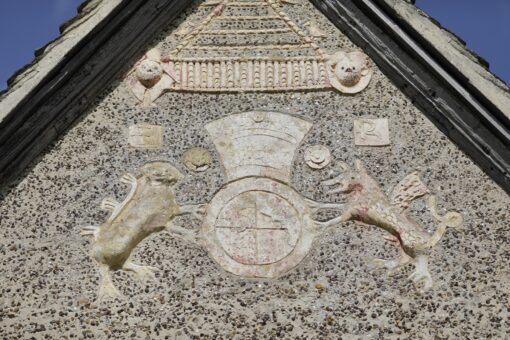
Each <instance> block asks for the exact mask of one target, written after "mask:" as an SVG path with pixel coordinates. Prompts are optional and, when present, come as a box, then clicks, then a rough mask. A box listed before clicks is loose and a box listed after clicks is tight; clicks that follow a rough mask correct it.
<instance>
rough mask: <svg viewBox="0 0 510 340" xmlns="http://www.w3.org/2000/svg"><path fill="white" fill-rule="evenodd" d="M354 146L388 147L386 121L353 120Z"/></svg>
mask: <svg viewBox="0 0 510 340" xmlns="http://www.w3.org/2000/svg"><path fill="white" fill-rule="evenodd" d="M354 144H356V145H359V146H386V145H390V130H389V126H388V119H386V118H383V119H365V118H363V119H355V120H354Z"/></svg>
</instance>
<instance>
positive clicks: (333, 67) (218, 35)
mask: <svg viewBox="0 0 510 340" xmlns="http://www.w3.org/2000/svg"><path fill="white" fill-rule="evenodd" d="M292 4H293V3H292V1H276V0H261V1H251V2H249V1H243V2H239V1H234V0H222V1H207V2H205V3H204V4H202V5H201V6H203V7H204V8H209V7H210V13H209V15H208V16H207V17H205V18H204V19H203V20H202V22H200V23H197V24H195V23H184V24H183V27H182V28H181V29H180V30H179V31H178V32H177V35H178V36H179V44H178V45H177V46H176V47H175V48H174V49H173V50H171V51H168V52H165V53H163V56H161V54H159V53H156V52H155V51H153V52H151V53H150V55H149V54H148V55H147V56H146V57H144V59H143V60H142V61H141V62H139V64H137V66H136V72H135V74H136V76H135V77H134V78H133V79H132V80H131V84H132V85H131V87H132V88H133V92H134V93H135V95H136V96H137V98H139V99H140V100H142V101H143V102H144V103H145V104H148V103H149V104H150V103H152V102H153V101H154V100H155V99H156V98H157V97H158V96H160V95H161V94H162V93H163V92H164V91H192V92H250V91H251V92H276V91H297V90H319V89H324V90H325V89H331V88H335V89H337V90H339V91H340V92H343V93H357V92H359V91H361V90H363V88H365V87H366V86H367V84H368V82H369V81H370V77H371V70H370V68H369V64H368V59H367V58H368V57H366V55H364V54H363V53H361V52H350V53H346V52H338V53H335V54H333V56H329V55H328V53H326V52H325V51H324V50H323V49H322V48H321V47H320V46H319V45H318V44H317V41H318V40H321V39H322V38H324V37H325V34H324V33H323V32H322V31H321V30H320V29H319V28H318V27H317V25H316V24H314V23H313V22H311V21H309V22H308V23H307V24H306V25H304V26H305V27H303V28H301V27H300V26H299V25H298V24H296V23H295V22H294V21H293V20H292V19H291V18H290V17H289V16H288V15H287V14H286V13H285V11H284V8H285V6H286V5H292ZM240 9H243V10H244V9H248V10H251V11H253V13H258V14H257V15H253V16H250V15H245V14H244V15H239V14H236V13H237V11H239V10H240ZM250 13H251V12H250ZM260 13H266V14H265V15H260ZM247 21H249V22H250V23H256V22H263V23H264V25H259V26H260V27H263V28H244V29H238V28H235V27H236V24H238V23H243V22H247ZM225 23H229V24H232V25H224V24H225ZM220 24H221V25H220ZM217 25H220V26H219V27H222V28H218V26H217ZM223 25H224V26H223ZM261 37H265V38H264V39H261ZM275 37H278V39H276V40H275ZM197 52H198V53H197ZM154 84H156V85H154Z"/></svg>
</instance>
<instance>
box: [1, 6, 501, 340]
mask: <svg viewBox="0 0 510 340" xmlns="http://www.w3.org/2000/svg"><path fill="white" fill-rule="evenodd" d="M295 1H296V2H299V4H298V5H292V6H290V5H289V6H287V7H286V8H285V10H286V11H287V13H288V15H289V16H290V17H291V18H292V19H293V20H294V21H295V22H297V23H298V24H300V25H301V24H304V23H305V22H307V21H309V20H313V21H315V22H316V23H317V24H318V25H320V27H321V29H323V30H324V32H325V33H326V37H325V38H324V40H323V41H321V44H322V43H323V44H324V46H325V49H327V51H328V52H329V53H333V52H334V51H336V50H338V49H341V50H345V51H352V50H356V49H358V47H357V46H354V45H353V44H352V43H351V42H350V41H349V40H348V39H347V38H346V37H345V36H344V35H342V34H341V33H340V32H338V31H337V30H336V28H335V27H334V26H333V25H332V24H330V23H329V22H328V21H327V19H326V18H324V17H323V16H322V15H320V14H318V13H317V11H315V10H314V8H313V6H312V5H311V4H310V3H308V2H306V1H301V0H299V1H298V0H295ZM197 4H198V3H197ZM208 13H209V12H208V11H205V10H202V9H200V8H198V7H197V6H195V7H192V8H190V9H188V10H187V11H186V16H187V21H186V23H189V22H192V23H200V22H201V21H202V20H203V19H204V17H205V16H206V15H207V14H208ZM245 13H246V14H250V13H251V12H249V10H245ZM182 22H183V23H184V21H182ZM178 24H179V22H176V23H175V25H169V27H168V29H167V30H166V31H164V32H162V33H161V35H160V36H158V37H155V41H154V44H153V46H156V47H159V48H160V49H161V50H169V49H172V48H174V47H175V46H177V44H178V43H179V39H180V38H179V37H176V36H175V35H174V34H173V32H174V31H175V30H176V29H177V28H178V26H177V25H178ZM227 24H228V23H218V24H217V25H227ZM242 25H244V26H242V27H244V28H246V29H248V28H250V25H258V23H247V22H243V23H242ZM262 25H263V24H262ZM221 27H222V26H218V29H219V28H221ZM231 38H232V39H235V37H231ZM147 48H149V47H147ZM191 53H195V55H194V56H196V57H200V56H201V55H202V53H203V52H202V51H194V52H191ZM135 62H136V60H133V61H132V65H126V73H127V72H128V69H129V70H131V69H132V68H133V67H134V65H135ZM373 71H374V73H373V77H372V81H371V83H370V85H369V86H368V87H367V88H366V89H365V90H364V91H362V92H360V93H358V94H356V95H355V96H344V95H341V94H339V93H338V91H334V90H328V91H316V92H307V93H299V92H293V93H235V94H234V93H232V94H226V95H221V96H220V95H217V94H205V93H195V94H191V93H176V92H169V93H165V94H163V95H162V96H161V97H160V98H159V99H158V101H157V104H158V106H157V107H147V108H144V107H142V108H140V107H139V106H137V105H138V104H139V102H138V100H137V99H136V98H134V97H133V95H132V94H131V92H130V89H129V87H128V86H127V84H126V83H125V82H119V83H115V84H112V85H111V86H110V87H109V89H108V90H107V91H105V93H104V94H103V95H102V96H100V98H97V99H96V100H95V102H94V103H93V104H92V105H91V109H90V111H89V112H88V113H86V114H85V115H84V118H83V120H82V121H80V122H77V123H76V125H75V126H74V127H73V128H71V129H70V130H69V131H68V132H67V133H66V134H65V136H63V137H62V139H61V140H59V141H58V142H57V143H55V144H54V145H53V146H52V147H51V148H49V149H48V152H47V153H46V154H44V155H42V156H41V158H40V159H39V160H38V163H37V164H33V166H32V167H31V170H29V171H26V172H25V173H23V174H20V180H19V182H18V184H17V185H16V186H13V187H12V188H11V190H10V191H9V192H3V193H2V194H1V201H0V216H1V219H0V266H1V268H2V275H0V306H1V309H0V310H1V311H0V315H1V318H2V319H1V321H0V324H1V326H0V328H1V330H0V333H1V334H2V336H3V337H4V338H8V339H10V338H12V339H20V338H27V337H34V338H55V337H57V338H66V337H67V338H74V339H81V338H90V339H104V338H139V339H145V338H156V339H157V338H165V337H168V338H170V339H179V340H180V339H194V338H207V337H209V338H212V339H214V338H230V339H246V338H256V339H271V338H282V339H316V338H317V339H321V338H324V339H337V338H339V337H344V338H346V339H349V338H353V339H359V338H362V339H368V338H374V339H392V338H395V339H398V338H401V339H406V338H415V339H434V338H437V339H448V338H453V339H455V338H466V339H478V338H487V339H505V337H506V336H507V334H508V333H509V331H510V324H508V322H507V320H508V315H509V314H508V313H509V312H508V303H509V302H510V301H509V297H510V285H509V282H510V272H509V271H508V244H510V240H509V230H508V223H507V221H508V220H510V208H509V207H510V199H509V197H508V196H507V195H506V194H505V193H504V192H503V191H502V190H501V189H500V188H498V187H497V185H496V184H494V183H493V182H492V181H491V180H490V179H489V178H488V177H487V176H486V175H485V174H484V173H483V172H482V171H481V170H480V169H479V168H478V167H477V166H476V165H474V164H473V162H472V161H471V160H470V159H469V158H468V157H466V156H465V155H464V154H463V153H462V152H461V151H459V150H458V149H457V148H456V147H455V146H454V145H453V144H452V143H451V142H450V141H449V140H448V139H447V137H445V136H444V135H442V134H441V133H440V132H439V131H438V130H437V129H436V128H435V126H434V125H433V124H432V123H431V122H429V121H428V120H427V119H426V118H425V116H424V115H423V113H421V112H420V111H419V110H418V109H417V108H416V107H415V106H414V105H413V104H412V102H411V101H410V100H409V99H407V98H406V97H405V96H404V95H402V93H401V92H400V91H399V90H398V89H397V88H396V87H395V86H394V85H393V84H392V83H391V82H390V81H388V80H387V79H386V78H385V76H384V75H383V74H382V72H381V71H380V70H379V69H378V68H377V67H375V66H374V69H373ZM257 109H265V110H269V111H280V112H290V113H294V114H295V115H296V116H298V117H300V118H302V119H305V120H307V121H309V122H313V127H312V128H311V129H310V130H309V132H308V134H307V135H306V136H305V138H304V139H303V142H302V143H301V145H300V146H298V148H297V151H296V155H295V157H294V160H293V166H292V170H291V176H290V179H291V180H290V182H291V184H292V187H293V188H294V189H295V191H297V192H299V193H300V195H301V196H304V197H308V198H312V199H314V200H318V201H322V202H328V201H333V200H339V199H340V197H337V196H334V195H328V194H327V193H326V191H325V190H324V187H323V186H322V185H321V184H320V183H321V182H322V181H324V180H326V179H328V178H331V177H333V175H334V174H335V173H336V171H337V169H339V163H338V162H339V161H340V160H342V161H344V162H346V163H347V164H352V163H353V162H354V159H356V158H359V159H361V160H363V162H364V163H365V164H366V167H367V171H368V172H369V173H370V175H371V176H373V177H374V178H375V179H376V180H377V181H378V182H379V183H380V184H381V186H382V190H383V191H385V192H388V191H389V190H390V189H391V188H392V187H394V186H395V185H396V184H397V182H398V181H399V179H401V178H404V177H405V176H406V175H407V174H409V173H412V172H414V171H418V172H419V174H420V176H421V178H422V180H423V182H424V183H426V184H427V185H428V187H429V188H430V190H431V191H432V192H434V193H436V194H437V202H438V205H439V206H438V210H439V213H440V214H441V215H443V214H444V213H445V212H446V211H449V210H452V209H460V212H461V213H462V214H463V216H464V220H465V222H464V224H463V225H462V227H461V228H459V229H458V230H451V231H448V232H446V233H445V234H444V236H443V238H442V240H441V242H439V243H438V244H437V246H436V247H435V248H434V250H433V252H432V253H431V254H430V258H429V263H430V271H431V275H432V276H433V278H434V280H435V286H434V287H433V288H432V289H430V290H428V291H427V292H425V293H423V294H419V293H418V292H417V291H416V289H414V287H413V285H412V282H410V281H408V280H407V277H408V276H409V275H410V274H411V271H412V269H413V268H412V266H409V267H406V268H403V269H402V271H401V272H398V273H395V275H393V276H389V277H386V276H385V275H381V272H379V271H372V270H371V269H370V261H371V260H372V259H373V258H381V257H387V258H391V257H396V256H398V251H397V250H396V249H395V248H394V247H393V246H392V245H391V244H390V243H388V242H385V241H384V240H383V239H382V237H383V236H385V235H386V232H384V231H382V230H380V229H379V228H376V227H371V226H366V225H357V224H354V223H348V224H347V225H346V226H345V227H343V228H330V229H329V230H327V231H326V232H325V233H324V234H323V235H322V237H317V238H316V239H315V245H314V246H313V247H312V249H311V250H310V252H309V253H308V256H306V257H305V258H304V260H303V261H302V262H301V264H300V265H299V266H297V267H295V268H294V269H293V270H291V271H289V272H288V273H287V274H285V275H284V276H282V277H280V278H277V279H246V278H242V277H240V276H236V275H229V274H228V273H226V272H225V271H223V270H221V269H220V268H219V266H218V265H217V263H215V261H214V259H212V258H211V257H210V256H209V255H208V253H207V251H205V250H204V249H203V248H201V247H197V246H196V245H195V244H194V243H192V242H183V241H182V240H180V239H176V238H174V237H172V235H169V234H166V233H160V234H154V235H153V236H152V237H148V238H146V239H145V240H144V241H143V242H142V243H140V244H139V245H138V246H137V247H136V248H135V250H134V251H133V253H132V259H133V261H134V262H135V263H143V264H144V265H149V266H153V267H158V268H160V269H161V270H160V271H159V272H157V273H156V278H157V282H156V283H151V284H140V283H138V282H137V281H136V280H133V279H132V278H131V277H130V275H129V274H128V273H125V272H124V271H115V272H113V274H112V280H113V282H114V284H115V286H116V287H117V289H118V290H119V291H120V292H121V293H122V294H124V296H126V297H128V298H126V299H124V300H108V301H105V302H97V301H96V294H97V288H98V285H99V279H100V276H99V273H98V272H97V267H96V264H95V263H94V262H93V261H92V259H91V258H90V257H89V256H88V251H89V248H90V244H89V241H88V240H87V239H85V238H83V237H81V236H80V235H79V231H80V227H81V226H85V225H88V224H90V223H93V224H100V223H103V222H104V221H105V220H106V219H107V217H108V215H107V214H106V213H105V212H102V211H100V210H99V209H97V206H98V205H99V204H100V203H101V201H102V200H103V198H104V197H110V196H112V197H115V198H116V199H117V200H119V201H120V200H122V199H123V198H124V197H125V194H126V190H127V188H126V186H125V185H124V184H122V183H119V182H118V180H117V178H119V177H120V176H122V174H124V173H125V172H126V171H129V172H133V173H136V171H137V169H139V168H140V167H141V166H143V165H144V164H146V163H147V162H150V161H153V160H167V161H168V162H170V163H171V164H173V165H174V166H175V167H177V168H178V170H179V171H180V172H181V173H185V174H187V175H186V177H185V178H184V179H183V180H182V181H181V182H179V183H178V185H177V186H176V190H175V194H176V200H177V202H178V204H179V205H188V204H200V203H204V202H210V201H211V200H212V198H213V197H214V196H215V195H216V194H217V193H218V192H219V191H220V190H221V188H222V187H223V186H224V185H225V183H227V182H228V181H227V178H226V175H225V173H224V172H223V170H222V168H221V163H220V159H219V155H218V153H217V152H216V150H215V147H214V143H213V141H212V139H211V137H210V135H209V134H208V133H207V131H206V130H205V129H204V125H207V124H208V123H210V122H213V121H215V120H217V119H220V118H223V117H226V116H228V115H230V113H234V112H244V111H253V110H257ZM365 117H372V118H383V117H386V118H388V119H389V120H390V121H391V129H392V143H391V145H389V146H388V147H385V148H370V147H355V146H354V145H353V143H352V140H353V136H352V134H353V120H354V119H357V118H365ZM142 121H146V122H151V124H155V125H160V126H163V127H164V145H163V148H161V149H156V150H152V149H148V150H145V149H130V148H129V147H128V145H127V143H126V127H128V126H130V125H133V124H137V123H139V122H142ZM316 144H321V145H325V146H327V147H328V148H329V149H330V150H331V153H332V163H331V165H330V166H328V167H326V168H324V169H323V170H321V171H316V170H313V169H310V168H309V167H308V165H307V164H306V162H305V161H304V152H305V149H306V147H307V146H309V145H316ZM194 146H197V147H203V148H205V149H207V150H209V152H210V153H211V155H212V158H213V162H212V164H211V167H210V168H209V170H208V171H207V172H204V173H201V174H196V175H195V174H194V173H192V172H189V171H186V168H185V167H184V165H183V164H182V162H181V157H182V155H183V154H184V152H185V151H186V150H188V149H189V148H190V147H194ZM426 209H427V208H426V204H425V202H423V200H417V201H416V202H415V204H414V205H413V206H412V207H411V208H410V209H409V214H410V216H416V218H417V219H418V220H419V221H418V222H419V223H420V224H422V225H423V226H424V227H425V228H427V229H429V228H433V226H434V225H435V223H434V220H433V218H431V217H430V216H429V214H426V213H424V212H426ZM336 215H337V212H335V211H333V212H328V211H326V212H320V213H319V214H318V218H320V219H321V220H323V219H326V218H329V217H333V216H336ZM175 223H176V224H178V225H181V226H183V227H186V228H187V229H189V230H195V229H196V228H198V227H200V225H199V223H198V221H196V220H195V219H190V218H189V217H188V216H185V217H178V218H177V219H176V221H175ZM126 325H136V327H128V326H126Z"/></svg>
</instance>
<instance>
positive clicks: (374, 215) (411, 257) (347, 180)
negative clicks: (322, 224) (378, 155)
mask: <svg viewBox="0 0 510 340" xmlns="http://www.w3.org/2000/svg"><path fill="white" fill-rule="evenodd" d="M355 165H356V166H355V169H351V168H350V167H348V166H347V165H346V164H342V173H341V174H340V175H339V176H338V177H336V178H334V179H332V180H329V181H326V182H324V184H325V185H327V186H337V188H335V189H334V190H332V191H330V193H342V194H345V195H347V204H346V206H345V207H344V212H343V214H342V216H341V221H351V220H354V221H359V222H363V223H366V224H369V225H374V226H377V227H379V228H382V229H384V230H386V231H388V232H389V233H390V234H391V237H390V238H389V239H390V240H392V241H393V242H394V243H395V244H396V246H397V247H398V248H399V250H400V253H401V256H400V258H398V259H394V260H382V259H377V260H375V261H374V263H375V264H376V265H377V266H379V267H382V268H386V269H388V270H389V271H390V272H392V271H394V270H397V269H399V268H401V267H402V266H404V265H406V264H408V263H414V265H415V271H414V273H413V274H412V275H411V276H410V277H409V278H410V279H411V280H412V281H413V282H414V283H415V284H416V285H420V286H421V289H422V290H427V289H429V288H431V287H432V285H433V280H432V277H431V275H430V272H429V270H428V254H427V253H428V252H429V251H430V249H431V248H432V247H434V246H435V245H436V244H437V243H438V242H439V240H440V239H441V237H442V236H443V234H444V232H445V231H446V228H447V227H452V228H457V227H459V226H460V225H461V223H462V221H463V219H462V215H461V214H459V213H457V212H448V213H447V214H446V215H444V216H440V215H439V214H438V213H437V210H436V204H435V197H434V196H430V197H429V208H430V211H431V213H432V215H433V216H434V218H435V219H436V220H437V221H438V226H437V229H436V231H435V232H434V233H433V234H430V233H428V232H427V231H426V230H425V229H424V228H422V227H421V226H420V225H419V224H418V223H416V222H415V221H413V220H412V219H411V218H409V217H407V214H406V210H407V208H408V207H409V205H410V203H411V202H412V201H413V200H414V199H416V198H418V197H421V196H424V195H427V194H429V191H428V189H427V188H426V187H425V185H424V184H423V183H422V182H421V180H420V179H419V177H418V175H417V174H416V173H413V174H411V175H409V176H407V177H406V178H405V179H404V180H403V181H402V182H401V183H399V184H398V185H397V186H396V187H395V189H394V191H393V193H392V194H391V199H388V198H387V197H386V195H385V194H384V193H383V191H382V189H381V187H380V186H379V184H378V183H377V182H376V181H375V179H373V178H372V177H371V176H370V175H369V174H368V173H367V171H366V169H365V167H364V166H363V164H362V163H361V161H359V160H357V161H356V162H355Z"/></svg>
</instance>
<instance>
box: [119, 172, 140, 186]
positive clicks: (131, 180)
mask: <svg viewBox="0 0 510 340" xmlns="http://www.w3.org/2000/svg"><path fill="white" fill-rule="evenodd" d="M120 181H121V182H122V183H125V184H136V177H135V176H134V175H133V174H130V173H127V174H124V175H122V177H121V178H120Z"/></svg>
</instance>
